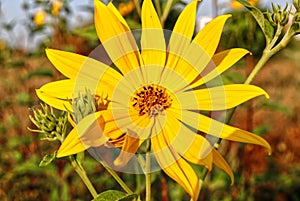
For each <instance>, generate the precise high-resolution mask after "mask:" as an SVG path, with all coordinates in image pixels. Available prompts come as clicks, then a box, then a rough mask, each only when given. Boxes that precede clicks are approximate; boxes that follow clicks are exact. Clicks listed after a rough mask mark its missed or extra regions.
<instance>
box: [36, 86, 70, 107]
mask: <svg viewBox="0 0 300 201" xmlns="http://www.w3.org/2000/svg"><path fill="white" fill-rule="evenodd" d="M73 88H74V82H73V81H71V80H60V81H56V82H50V83H48V84H45V85H43V86H42V87H41V88H40V89H37V90H36V94H37V96H38V97H39V99H40V100H42V101H44V102H45V103H46V104H48V105H50V106H51V107H54V108H56V109H59V110H63V111H72V106H71V100H72V92H73Z"/></svg>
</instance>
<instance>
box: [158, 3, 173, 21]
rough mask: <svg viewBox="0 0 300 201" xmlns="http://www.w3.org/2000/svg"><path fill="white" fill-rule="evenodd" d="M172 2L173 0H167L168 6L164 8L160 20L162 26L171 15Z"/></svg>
mask: <svg viewBox="0 0 300 201" xmlns="http://www.w3.org/2000/svg"><path fill="white" fill-rule="evenodd" d="M172 3H173V0H168V1H167V4H166V7H165V9H164V12H163V14H162V16H161V18H160V22H161V26H162V27H164V24H165V21H166V19H167V17H168V15H169V12H170V10H171V6H172Z"/></svg>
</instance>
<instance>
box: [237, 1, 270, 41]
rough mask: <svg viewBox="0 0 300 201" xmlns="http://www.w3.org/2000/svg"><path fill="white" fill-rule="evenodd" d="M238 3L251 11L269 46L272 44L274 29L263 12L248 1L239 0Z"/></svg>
mask: <svg viewBox="0 0 300 201" xmlns="http://www.w3.org/2000/svg"><path fill="white" fill-rule="evenodd" d="M237 1H238V2H240V3H241V4H243V5H244V6H245V7H246V8H247V9H248V10H249V11H250V13H251V14H252V16H253V17H254V18H255V20H256V21H257V23H258V24H259V26H260V28H261V29H262V31H263V33H264V35H265V38H266V42H267V44H270V42H271V41H272V39H273V36H274V27H273V26H272V25H271V23H270V22H269V21H268V20H267V19H266V18H265V17H264V14H263V13H262V12H261V10H259V9H258V8H256V7H255V6H252V5H251V4H250V3H248V2H247V1H246V0H237Z"/></svg>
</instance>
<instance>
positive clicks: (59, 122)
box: [28, 105, 68, 141]
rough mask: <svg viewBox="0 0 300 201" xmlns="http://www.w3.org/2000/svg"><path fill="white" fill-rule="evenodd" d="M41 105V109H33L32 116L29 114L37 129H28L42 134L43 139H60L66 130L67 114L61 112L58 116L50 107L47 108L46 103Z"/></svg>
mask: <svg viewBox="0 0 300 201" xmlns="http://www.w3.org/2000/svg"><path fill="white" fill-rule="evenodd" d="M41 106H42V109H33V116H31V115H30V116H29V118H30V120H31V121H32V123H33V124H34V125H35V126H36V127H37V129H30V128H28V129H29V130H30V131H32V132H37V133H42V134H44V135H45V136H44V138H43V139H47V140H50V141H53V140H60V141H62V138H63V137H62V136H64V135H65V134H66V131H67V123H68V117H67V114H66V113H65V112H62V113H61V115H60V116H57V115H56V114H55V113H54V111H53V109H52V108H51V107H50V109H49V107H47V106H46V105H41Z"/></svg>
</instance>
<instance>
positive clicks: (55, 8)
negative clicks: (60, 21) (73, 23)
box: [51, 0, 64, 16]
mask: <svg viewBox="0 0 300 201" xmlns="http://www.w3.org/2000/svg"><path fill="white" fill-rule="evenodd" d="M63 5H64V4H63V2H61V1H60V0H55V1H53V2H52V9H51V13H52V15H53V16H58V15H59V12H60V10H61V8H62V7H63Z"/></svg>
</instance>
